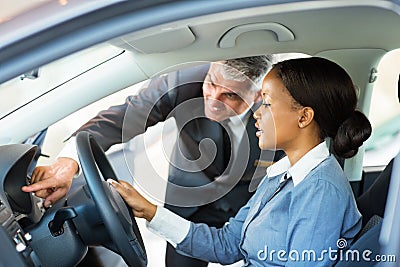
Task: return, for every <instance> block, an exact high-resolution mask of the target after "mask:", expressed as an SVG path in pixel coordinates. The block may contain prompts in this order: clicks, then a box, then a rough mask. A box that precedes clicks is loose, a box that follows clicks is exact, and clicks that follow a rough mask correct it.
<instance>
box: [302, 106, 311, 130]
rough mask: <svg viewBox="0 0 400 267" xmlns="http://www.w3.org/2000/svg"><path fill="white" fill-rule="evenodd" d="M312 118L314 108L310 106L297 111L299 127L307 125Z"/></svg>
mask: <svg viewBox="0 0 400 267" xmlns="http://www.w3.org/2000/svg"><path fill="white" fill-rule="evenodd" d="M313 119H314V110H313V109H312V108H310V107H304V108H302V109H300V111H299V120H298V126H299V128H305V127H307V126H308V125H309V124H310V123H311V122H312V120H313Z"/></svg>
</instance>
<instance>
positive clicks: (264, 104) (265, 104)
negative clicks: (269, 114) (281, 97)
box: [262, 102, 271, 108]
mask: <svg viewBox="0 0 400 267" xmlns="http://www.w3.org/2000/svg"><path fill="white" fill-rule="evenodd" d="M262 105H263V106H264V107H266V108H267V107H269V106H271V104H270V103H265V102H263V103H262Z"/></svg>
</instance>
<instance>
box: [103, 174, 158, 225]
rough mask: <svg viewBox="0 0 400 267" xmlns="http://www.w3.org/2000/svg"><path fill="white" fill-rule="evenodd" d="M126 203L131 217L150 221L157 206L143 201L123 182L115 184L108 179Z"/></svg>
mask: <svg viewBox="0 0 400 267" xmlns="http://www.w3.org/2000/svg"><path fill="white" fill-rule="evenodd" d="M107 182H109V183H111V184H112V185H113V186H114V188H115V189H116V190H117V191H118V193H119V194H120V195H121V196H122V198H123V199H124V200H125V201H126V203H127V204H128V205H129V206H130V207H131V208H132V211H133V215H135V217H139V218H145V219H146V220H147V221H151V220H152V219H153V217H154V215H155V214H156V210H157V206H156V205H154V204H152V203H151V202H149V201H148V200H147V199H145V198H144V197H143V196H142V195H141V194H139V193H138V191H136V189H135V188H133V186H132V185H131V184H129V183H127V182H125V181H119V182H116V181H115V180H112V179H108V180H107Z"/></svg>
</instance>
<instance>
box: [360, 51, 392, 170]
mask: <svg viewBox="0 0 400 267" xmlns="http://www.w3.org/2000/svg"><path fill="white" fill-rule="evenodd" d="M399 73H400V49H397V50H394V51H391V52H389V53H387V54H386V55H385V56H384V57H383V58H382V60H381V62H380V63H379V65H378V68H377V72H376V74H377V76H376V77H377V79H376V82H375V85H374V89H373V91H372V97H371V106H370V114H369V119H370V121H371V124H372V135H371V137H370V138H369V139H368V140H367V141H366V144H365V156H364V166H383V165H386V164H387V163H388V162H389V161H390V160H391V159H392V158H393V157H394V156H395V155H397V153H398V152H399V151H400V103H399V99H398V97H397V96H398V88H397V87H398V79H399Z"/></svg>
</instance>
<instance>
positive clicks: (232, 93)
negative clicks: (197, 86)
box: [203, 62, 259, 121]
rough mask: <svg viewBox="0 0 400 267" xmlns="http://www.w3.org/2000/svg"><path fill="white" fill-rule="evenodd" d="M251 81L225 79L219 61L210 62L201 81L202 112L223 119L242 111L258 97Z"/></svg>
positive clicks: (211, 117)
mask: <svg viewBox="0 0 400 267" xmlns="http://www.w3.org/2000/svg"><path fill="white" fill-rule="evenodd" d="M251 86H254V85H253V83H252V81H250V80H249V79H246V80H245V81H234V80H226V79H225V78H224V76H223V66H222V64H221V63H218V62H216V63H211V66H210V69H209V70H208V73H207V76H206V78H205V80H204V83H203V96H204V113H205V115H206V117H207V118H209V119H210V120H214V121H223V120H225V119H227V118H229V117H232V116H236V115H239V114H241V113H243V112H244V111H245V110H246V109H247V108H248V107H249V106H251V105H252V104H253V103H254V102H255V101H257V100H258V99H257V98H258V97H259V92H256V91H255V90H252V89H251V88H250V87H251Z"/></svg>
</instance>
